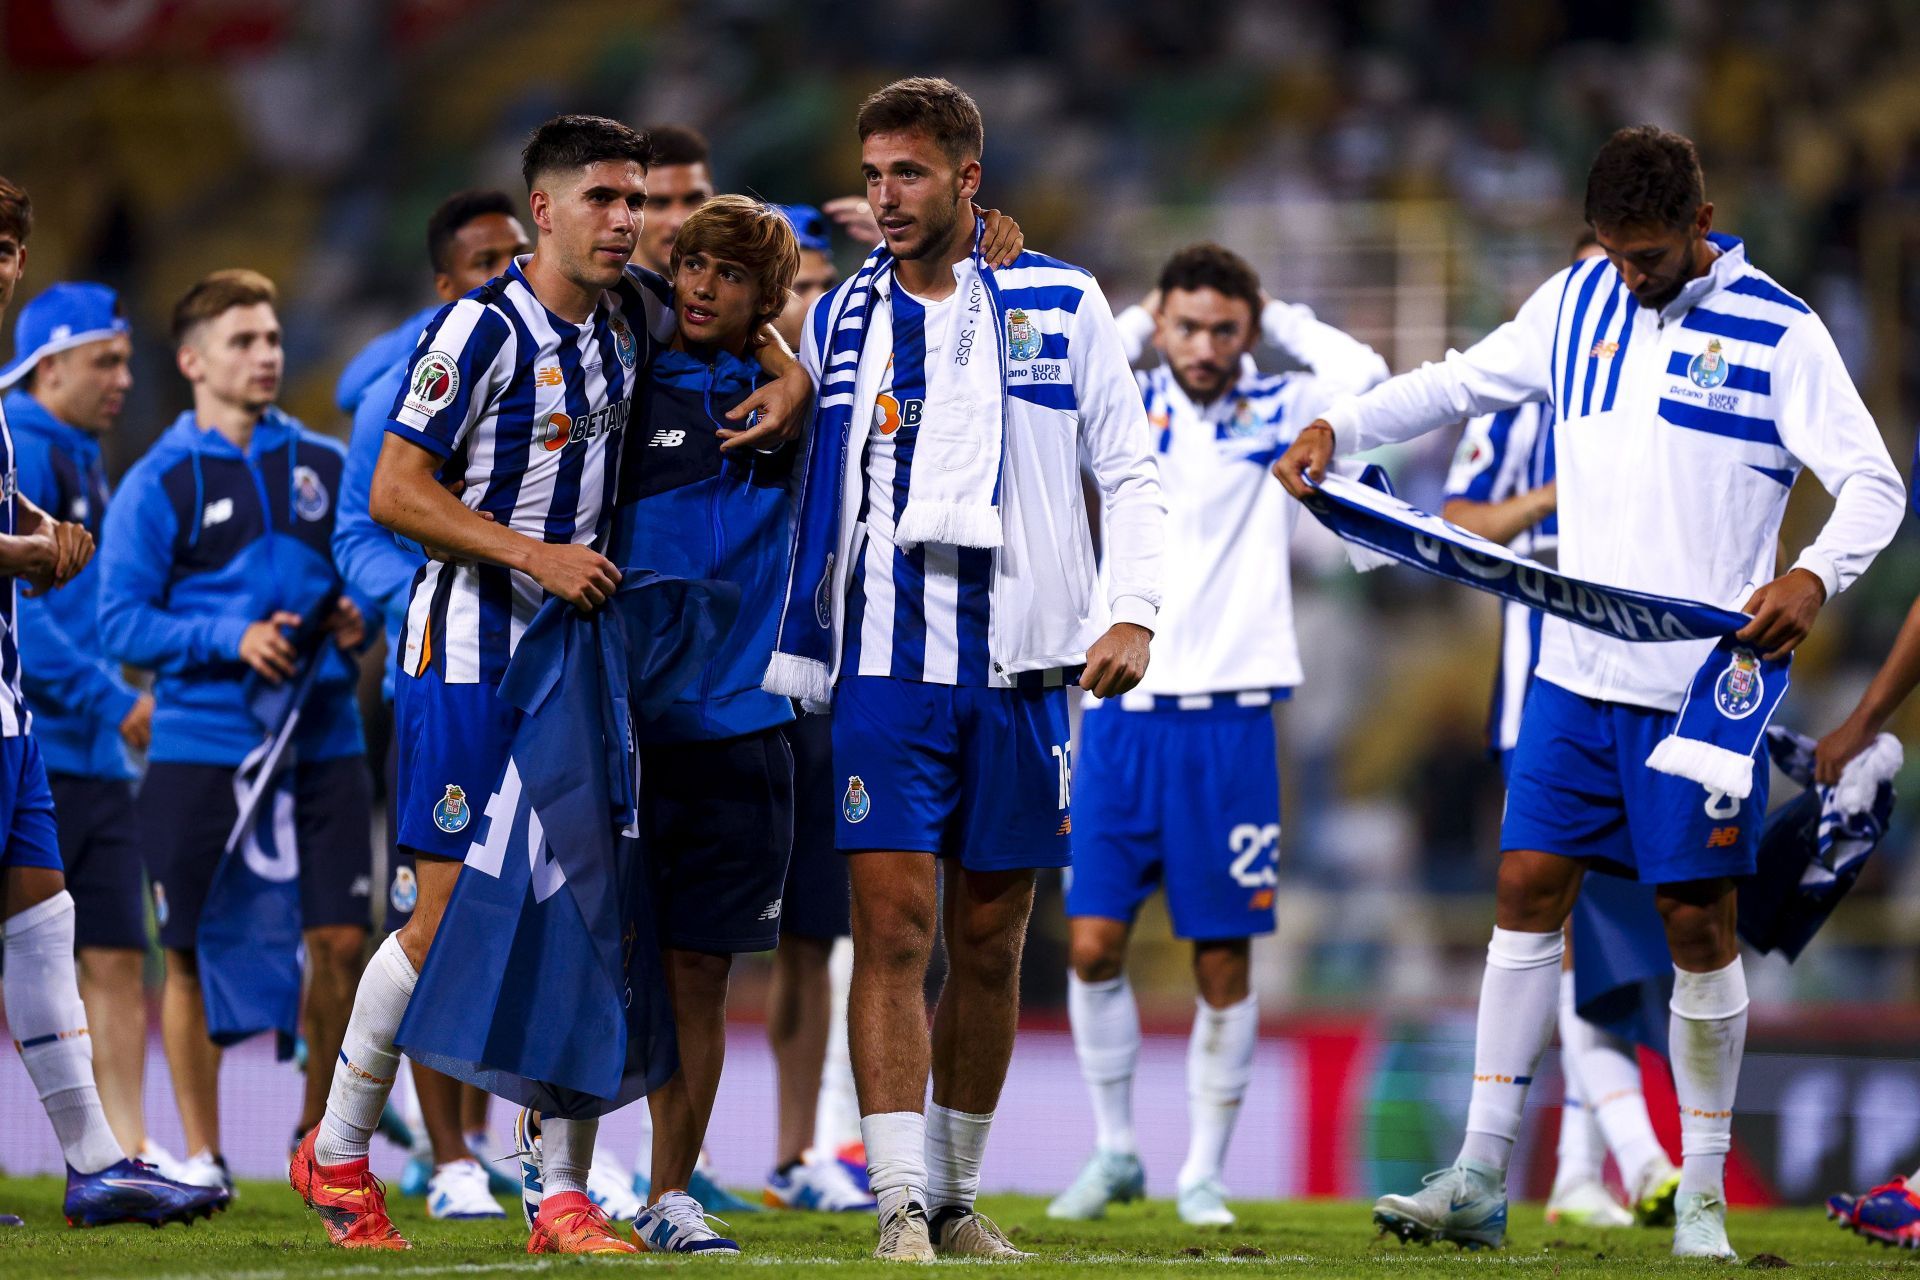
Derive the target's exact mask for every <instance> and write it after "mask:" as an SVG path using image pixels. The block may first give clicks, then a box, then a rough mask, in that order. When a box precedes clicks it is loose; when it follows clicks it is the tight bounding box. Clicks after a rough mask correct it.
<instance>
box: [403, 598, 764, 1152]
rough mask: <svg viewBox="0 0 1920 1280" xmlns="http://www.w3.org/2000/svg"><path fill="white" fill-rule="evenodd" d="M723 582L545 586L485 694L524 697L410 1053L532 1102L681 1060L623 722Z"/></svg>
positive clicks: (721, 607)
mask: <svg viewBox="0 0 1920 1280" xmlns="http://www.w3.org/2000/svg"><path fill="white" fill-rule="evenodd" d="M738 608H739V588H738V587H736V586H733V585H731V584H725V583H718V582H689V581H686V580H683V579H677V578H666V577H663V576H661V575H658V574H652V573H647V572H643V571H639V570H630V571H628V572H627V574H626V577H625V578H624V579H623V580H622V582H621V584H620V588H619V590H618V591H617V592H616V593H615V595H614V597H613V599H612V600H611V601H610V602H609V603H608V604H607V606H606V607H605V608H603V609H601V610H600V611H599V612H598V613H596V614H594V615H592V616H591V617H589V616H586V615H583V614H581V613H580V612H579V611H577V610H575V609H573V608H572V607H571V606H569V605H567V604H566V603H565V602H564V601H559V600H549V601H548V602H547V603H546V604H545V605H544V606H543V607H542V608H541V610H540V612H539V613H538V614H537V615H536V616H535V617H534V620H533V622H532V623H530V624H529V625H528V627H527V630H526V632H525V633H524V634H523V635H522V637H521V639H520V644H519V647H518V648H517V649H516V650H515V651H514V656H513V660H512V662H511V663H510V664H509V665H508V668H507V674H506V677H505V679H504V680H502V682H501V686H500V696H501V697H502V698H505V699H506V700H507V701H508V702H510V703H512V704H513V705H515V706H517V707H519V708H520V709H521V710H522V711H524V712H526V717H525V719H524V720H523V721H522V722H521V726H520V729H519V732H518V733H517V734H516V735H515V738H514V744H513V753H512V756H511V758H510V760H509V762H508V764H507V767H506V770H505V773H504V775H503V776H502V778H501V780H500V783H499V786H498V788H497V789H496V790H495V792H494V794H493V796H492V797H491V799H489V800H488V802H487V805H486V808H485V810H484V812H483V815H482V822H481V824H480V826H479V828H478V829H477V831H476V833H475V839H474V843H473V846H472V848H471V850H470V851H469V852H468V854H467V857H466V863H465V866H464V867H463V869H462V870H461V873H460V877H459V879H458V880H457V881H456V882H455V885H454V890H453V896H452V898H451V900H450V901H449V903H448V906H447V911H446V915H445V917H444V918H443V919H442V920H441V923H440V929H439V931H438V932H437V933H436V935H435V937H434V943H433V948H432V950H431V951H429V952H428V954H427V963H426V966H425V967H424V968H423V969H422V971H421V974H420V981H419V984H418V986H417V987H416V988H415V989H414V995H413V999H412V1000H411V1001H410V1002H409V1003H408V1005H407V1013H406V1017H405V1018H404V1019H403V1020H402V1022H401V1024H400V1033H399V1036H398V1041H399V1044H400V1045H401V1047H402V1048H404V1049H405V1050H406V1052H407V1054H408V1055H409V1056H410V1057H412V1058H413V1059H414V1060H415V1061H417V1062H420V1063H422V1064H423V1065H425V1066H428V1067H432V1068H434V1069H435V1070H438V1071H442V1072H445V1073H446V1074H448V1075H451V1076H453V1077H455V1078H456V1079H460V1080H464V1081H467V1082H469V1083H471V1084H476V1085H479V1086H480V1087H481V1088H483V1089H485V1090H487V1091H488V1092H489V1093H493V1094H496V1095H498V1096H500V1097H503V1098H507V1099H510V1100H512V1101H514V1102H518V1103H520V1104H521V1105H523V1106H528V1107H532V1108H534V1109H535V1110H538V1111H539V1112H541V1113H542V1114H545V1115H559V1116H566V1117H570V1118H579V1119H584V1118H588V1117H592V1116H598V1115H604V1114H606V1113H607V1112H609V1111H613V1110H616V1109H617V1108H619V1107H622V1106H625V1105H626V1104H627V1103H629V1102H631V1101H633V1100H634V1099H635V1098H638V1097H640V1096H642V1095H644V1094H645V1093H648V1092H650V1091H651V1090H653V1089H655V1088H658V1087H659V1086H660V1085H662V1084H664V1083H665V1082H666V1081H667V1079H668V1078H669V1077H671V1076H672V1075H673V1073H674V1071H676V1070H677V1069H678V1066H679V1054H678V1048H677V1046H676V1043H675V1040H674V1034H673V1011H672V1008H671V1005H670V1004H669V1001H668V998H667V991H666V982H665V976H664V974H663V972H662V970H661V959H660V945H659V940H658V932H657V928H656V924H655V919H654V912H653V904H652V901H651V896H650V893H649V890H648V881H647V875H646V872H645V867H644V864H643V861H642V860H643V859H644V857H645V850H644V849H643V848H642V847H641V844H640V841H639V840H638V839H637V838H634V837H636V836H637V834H638V787H639V781H640V780H639V756H638V752H637V750H636V748H635V738H634V733H633V720H634V718H635V717H636V716H638V717H642V718H648V717H651V716H655V715H658V714H660V713H661V712H662V711H664V710H665V709H666V707H667V706H668V705H669V704H670V703H671V701H672V699H673V697H674V695H675V694H676V693H678V692H679V690H680V689H681V687H683V686H684V685H685V684H686V682H687V681H688V680H690V679H692V678H693V677H694V676H695V675H696V674H697V673H698V671H699V669H700V667H701V666H702V664H704V662H705V661H706V659H707V656H708V654H709V652H710V650H711V646H712V645H713V644H714V642H715V641H716V640H718V639H719V637H721V636H722V635H724V634H725V632H726V629H727V628H728V627H729V626H731V625H732V622H733V618H734V615H735V614H736V613H737V612H738Z"/></svg>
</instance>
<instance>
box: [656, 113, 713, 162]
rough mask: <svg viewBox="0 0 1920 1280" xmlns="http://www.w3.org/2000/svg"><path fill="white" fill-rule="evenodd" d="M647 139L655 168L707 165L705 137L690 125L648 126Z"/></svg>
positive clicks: (707, 150) (707, 149) (707, 152)
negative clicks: (651, 142)
mask: <svg viewBox="0 0 1920 1280" xmlns="http://www.w3.org/2000/svg"><path fill="white" fill-rule="evenodd" d="M647 137H648V138H650V139H651V140H652V141H653V164H654V167H655V168H660V167H663V166H665V165H671V164H706V163H708V155H709V148H708V147H707V136H706V135H705V134H704V133H701V132H700V131H699V130H698V129H695V128H693V127H692V126H691V125H684V124H656V125H649V126H648V127H647Z"/></svg>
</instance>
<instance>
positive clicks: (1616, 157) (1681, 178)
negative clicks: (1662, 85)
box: [1586, 124, 1707, 229]
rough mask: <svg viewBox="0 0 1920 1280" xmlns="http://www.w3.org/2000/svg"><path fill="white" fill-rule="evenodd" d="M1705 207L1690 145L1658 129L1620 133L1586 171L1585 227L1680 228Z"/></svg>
mask: <svg viewBox="0 0 1920 1280" xmlns="http://www.w3.org/2000/svg"><path fill="white" fill-rule="evenodd" d="M1706 202H1707V182H1706V178H1705V177H1703V176H1702V175H1701V172H1700V153H1699V152H1697V151H1695V150H1694V149H1693V143H1692V142H1690V141H1688V140H1687V139H1686V138H1683V137H1681V136H1680V135H1679V134H1677V133H1672V132H1669V131H1668V130H1666V129H1662V128H1660V127H1659V126H1658V125H1651V124H1640V125H1633V126H1632V127H1630V128H1626V129H1621V130H1619V131H1618V132H1616V133H1615V134H1614V135H1613V136H1612V137H1611V138H1608V139H1607V140H1606V141H1605V142H1604V143H1602V144H1601V145H1600V153H1599V154H1598V155H1596V156H1594V158H1593V167H1592V168H1591V169H1589V170H1588V171H1587V209H1586V213H1587V225H1588V226H1591V227H1603V228H1613V227H1664V228H1670V229H1672V228H1679V227H1684V226H1686V225H1687V224H1688V223H1690V222H1692V221H1693V216H1694V215H1695V214H1696V213H1698V212H1700V206H1701V205H1703V204H1705V203H1706Z"/></svg>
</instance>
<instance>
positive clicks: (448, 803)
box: [433, 782, 473, 835]
mask: <svg viewBox="0 0 1920 1280" xmlns="http://www.w3.org/2000/svg"><path fill="white" fill-rule="evenodd" d="M472 818H473V809H472V807H471V806H470V805H468V804H467V793H466V792H465V791H464V790H462V789H461V788H460V787H459V786H457V785H455V784H454V783H451V782H449V783H448V784H447V794H445V795H443V796H441V797H440V799H439V801H438V802H437V803H436V804H435V805H434V806H433V825H434V826H436V827H438V828H440V829H441V830H442V831H444V832H446V833H447V834H448V835H456V834H458V833H459V832H462V831H465V830H466V829H467V823H468V822H469V821H471V820H472Z"/></svg>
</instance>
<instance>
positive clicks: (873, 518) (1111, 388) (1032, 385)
mask: <svg viewBox="0 0 1920 1280" xmlns="http://www.w3.org/2000/svg"><path fill="white" fill-rule="evenodd" d="M993 286H994V288H995V290H996V291H997V294H998V299H999V310H1000V312H1001V314H1002V315H1003V316H1004V317H1005V328H1006V329H1007V332H1006V333H1005V334H1003V335H996V337H997V338H998V340H1000V341H1002V342H1004V343H1005V344H1006V351H1007V353H1008V355H1007V365H1006V397H1007V402H1008V407H1009V412H1008V417H1007V419H1006V423H1007V426H1006V436H1005V441H1004V449H1005V451H1006V469H1007V470H1006V476H1007V478H1006V480H1005V484H1006V489H1005V490H1004V492H1003V495H1002V500H1003V503H1004V506H1003V510H1004V511H1005V513H1006V515H1005V517H1004V518H1005V519H1006V520H1007V521H1008V522H1009V523H1013V522H1016V521H1021V522H1024V521H1025V519H1026V517H1025V515H1024V514H1023V513H1024V512H1027V511H1035V512H1051V513H1055V514H1054V515H1052V516H1050V517H1049V518H1050V519H1056V520H1057V513H1058V512H1059V511H1061V510H1064V504H1072V505H1073V506H1074V507H1075V508H1076V513H1077V504H1078V499H1079V492H1078V488H1077V485H1076V486H1075V488H1074V489H1073V490H1072V491H1071V493H1062V492H1056V491H1052V489H1051V486H1049V489H1048V491H1046V492H1031V493H1030V492H1028V491H1027V490H1026V489H1025V488H1024V487H1023V486H1025V485H1027V484H1028V483H1029V482H1028V481H1027V480H1025V479H1023V477H1026V476H1028V475H1036V476H1037V475H1041V474H1044V473H1045V469H1046V467H1047V466H1048V465H1050V464H1051V463H1052V462H1053V461H1055V459H1054V458H1053V453H1054V452H1055V451H1057V450H1058V449H1059V447H1060V446H1061V445H1062V444H1065V445H1066V446H1067V447H1068V448H1070V449H1071V448H1074V447H1075V439H1074V437H1076V436H1084V435H1086V434H1087V433H1093V435H1094V438H1095V439H1096V440H1097V441H1102V442H1104V441H1106V440H1107V439H1108V438H1109V433H1112V432H1117V431H1120V430H1121V429H1122V428H1123V427H1124V426H1126V425H1129V423H1130V422H1131V421H1136V420H1137V416H1138V413H1139V398H1138V392H1137V391H1136V390H1135V388H1134V385H1133V375H1132V372H1131V371H1130V370H1129V369H1128V368H1127V366H1126V364H1125V361H1124V358H1123V357H1122V354H1121V351H1120V346H1119V343H1118V341H1117V340H1116V335H1115V334H1114V332H1113V320H1112V316H1111V314H1110V313H1109V312H1108V311H1107V309H1106V307H1105V303H1104V299H1102V300H1101V302H1100V304H1099V305H1098V306H1083V303H1084V302H1085V300H1086V299H1087V298H1089V297H1093V296H1097V291H1098V288H1099V286H1098V285H1097V284H1096V283H1095V282H1094V280H1093V277H1092V276H1091V275H1089V274H1088V273H1087V272H1085V271H1083V270H1081V269H1080V268H1078V267H1073V266H1069V265H1067V264H1066V263H1063V262H1059V261H1057V260H1055V259H1052V258H1047V257H1045V256H1043V255H1040V254H1036V253H1032V252H1028V253H1026V254H1023V255H1022V256H1021V258H1020V260H1019V262H1018V263H1017V264H1016V265H1014V266H1012V267H1006V268H1001V269H1000V270H998V271H995V272H994V273H993ZM976 301H977V300H976V299H973V298H968V297H963V296H962V292H961V291H960V290H958V289H956V290H955V291H954V293H952V294H951V295H949V296H948V297H946V298H944V299H941V300H939V301H937V302H928V301H926V300H924V299H921V298H916V297H914V296H912V295H911V294H909V293H908V292H907V291H906V290H905V289H903V288H901V287H900V285H899V283H898V281H897V280H891V279H889V280H888V281H886V282H885V285H884V286H883V287H881V288H877V289H876V290H875V293H874V303H873V306H874V311H875V317H874V319H873V320H870V321H869V323H875V322H876V321H877V322H878V323H884V324H886V325H887V326H888V328H889V329H890V331H891V335H892V342H891V346H890V348H889V349H888V350H887V352H886V358H887V367H886V370H885V373H884V375H883V376H880V377H878V378H877V379H876V381H875V383H874V385H876V386H878V387H879V392H880V393H879V395H878V396H877V398H876V400H875V403H874V411H873V420H872V421H871V422H870V423H869V424H867V427H866V431H865V434H864V437H863V440H864V453H865V456H864V461H863V465H862V477H863V483H864V489H863V493H862V497H861V502H860V509H859V513H858V517H857V523H858V524H859V525H860V526H861V527H863V528H864V540H863V541H862V543H861V546H860V550H859V552H858V555H857V558H856V560H855V562H854V567H853V572H852V574H851V576H850V582H849V585H848V593H847V612H846V623H845V632H844V635H845V637H846V639H845V644H844V647H843V650H842V660H841V667H840V670H841V671H842V672H844V673H848V674H856V675H880V676H893V677H895V678H898V679H906V680H918V681H922V682H924V683H928V684H949V685H972V686H986V687H999V688H1006V687H1011V686H1014V685H1020V686H1028V685H1038V686H1042V687H1045V686H1051V685H1059V684H1063V683H1065V682H1066V677H1067V674H1068V671H1069V668H1068V667H1066V666H1060V665H1051V666H1048V667H1045V668H1041V669H1036V670H1032V671H1021V672H1002V671H997V670H996V669H995V666H994V647H993V634H994V632H995V631H996V630H998V629H1000V628H1002V627H1003V626H1013V627H1019V626H1022V625H1023V621H1022V619H1021V618H1020V617H1019V616H1018V614H1019V610H1017V609H1015V610H1010V611H1009V614H1008V616H1007V617H1004V618H997V617H996V616H995V609H994V599H995V595H996V583H1000V584H1002V589H1004V583H1005V580H1006V578H1007V576H1008V574H1009V573H1010V572H1012V571H1013V570H1012V569H1011V564H1012V563H1014V562H1015V558H1017V556H1018V554H1019V552H1018V551H1017V550H1016V547H1017V545H1018V544H1017V543H1016V542H1013V541H1010V542H1009V545H1008V546H1007V547H1003V548H1001V549H1000V550H999V551H995V550H993V549H989V548H979V547H956V546H951V545H946V544H941V543H931V542H929V543H922V544H919V545H916V546H914V547H912V548H911V549H902V548H901V547H899V546H897V545H896V544H895V542H894V540H893V532H894V528H895V521H896V519H897V517H898V515H899V513H900V511H901V510H902V509H904V507H905V505H906V499H907V493H908V483H909V478H910V477H911V475H912V470H913V465H914V452H915V446H916V443H917V441H918V440H919V438H920V434H921V430H922V428H923V426H924V424H925V423H926V422H927V421H929V420H932V421H935V422H937V421H939V415H940V414H941V413H942V412H943V405H946V404H950V403H952V399H951V397H953V396H954V395H955V394H957V393H963V392H964V388H963V387H962V386H961V385H960V376H959V374H958V373H956V372H955V371H954V370H953V369H952V368H950V367H949V366H948V363H947V362H946V361H945V360H944V359H942V358H941V355H940V353H942V352H951V351H953V350H955V347H956V344H957V343H959V342H961V341H962V340H963V339H964V336H965V335H964V334H963V333H961V332H960V331H958V330H957V329H956V326H958V325H960V324H962V323H963V322H964V321H965V320H966V317H967V316H968V315H969V314H970V312H969V308H970V307H972V306H974V305H976ZM981 305H985V304H984V303H982V304H981ZM811 328H812V326H810V330H811ZM877 329H878V324H876V331H877ZM817 340H818V339H817V335H816V336H815V341H816V342H817ZM878 345H879V344H878V343H870V344H869V351H868V353H867V354H864V355H863V356H862V357H861V360H862V361H863V362H864V361H866V360H869V359H875V358H877V357H878V355H879V354H880V353H879V352H878V351H876V350H874V348H876V347H878ZM929 351H931V352H933V353H934V358H933V359H931V360H929V358H928V352H929ZM810 358H817V356H810ZM865 376H866V375H865V374H864V373H863V374H861V377H862V378H863V379H864V378H865ZM1041 411H1046V412H1044V413H1043V412H1041ZM1042 419H1045V420H1046V426H1045V427H1044V428H1043V427H1042V426H1041V425H1040V424H1041V421H1042ZM1060 428H1064V431H1062V430H1059V429H1060ZM1042 454H1045V455H1046V458H1045V460H1044V461H1043V460H1041V459H1040V455H1042ZM1067 456H1068V457H1069V458H1071V457H1072V456H1074V455H1073V454H1072V453H1069V454H1068V455H1067ZM1101 456H1102V459H1103V460H1104V459H1105V453H1104V450H1103V451H1102V453H1101ZM1082 520H1083V521H1084V517H1082ZM1084 534H1085V530H1084V528H1082V529H1081V531H1080V534H1079V535H1078V536H1084ZM1061 536H1065V535H1061ZM1053 545H1054V546H1055V547H1056V548H1057V546H1058V544H1057V543H1055V544H1053ZM1086 585H1087V587H1089V588H1091V586H1092V585H1093V584H1092V583H1091V582H1090V581H1089V582H1088V583H1087V584H1086ZM1052 603H1055V604H1057V603H1058V602H1052ZM1075 660H1076V661H1077V657H1076V659H1075Z"/></svg>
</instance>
